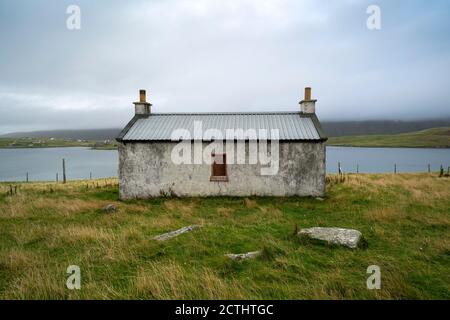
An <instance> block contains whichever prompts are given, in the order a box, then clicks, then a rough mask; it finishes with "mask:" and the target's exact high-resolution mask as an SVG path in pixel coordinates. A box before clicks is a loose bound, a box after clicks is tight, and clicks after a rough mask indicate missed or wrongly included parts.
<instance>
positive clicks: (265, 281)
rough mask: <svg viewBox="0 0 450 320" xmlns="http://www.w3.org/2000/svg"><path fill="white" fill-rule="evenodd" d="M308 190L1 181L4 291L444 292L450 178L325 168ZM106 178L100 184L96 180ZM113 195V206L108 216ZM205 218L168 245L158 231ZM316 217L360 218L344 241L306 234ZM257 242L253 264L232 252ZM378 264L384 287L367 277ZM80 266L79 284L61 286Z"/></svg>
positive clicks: (24, 294)
mask: <svg viewBox="0 0 450 320" xmlns="http://www.w3.org/2000/svg"><path fill="white" fill-rule="evenodd" d="M327 180H328V182H327V196H326V198H325V200H324V201H319V200H316V199H314V198H298V197H291V198H271V197H264V198H235V197H225V198H188V199H169V198H155V199H151V200H134V201H127V202H121V201H118V200H117V197H118V190H117V181H116V180H97V181H80V182H70V183H68V184H66V185H63V184H55V183H28V184H27V183H21V184H17V186H18V191H17V194H15V195H12V196H11V195H6V193H7V191H8V190H9V184H5V183H4V184H0V230H1V232H0V298H2V299H91V298H92V299H177V298H179V299H219V298H223V299H435V298H437V299H449V298H450V232H449V231H450V211H449V208H450V179H449V178H448V177H438V176H437V175H436V174H397V175H394V174H392V175H381V174H380V175H365V174H361V175H348V176H345V179H344V181H342V180H340V179H338V178H337V177H336V176H329V177H328V178H327ZM97 184H98V186H97ZM109 203H113V204H115V205H116V206H117V207H118V212H116V213H113V214H105V213H104V212H103V211H102V207H103V206H105V205H106V204H109ZM191 224H201V225H203V226H202V227H201V228H199V229H195V230H194V231H193V232H191V233H186V234H183V235H180V236H179V237H177V238H174V239H171V240H169V241H167V242H163V243H160V242H157V241H155V240H153V237H154V236H156V235H158V234H161V233H163V232H167V231H171V230H175V229H178V228H180V227H183V226H187V225H191ZM296 226H298V228H303V227H312V226H339V227H348V228H356V229H359V230H360V231H361V232H362V233H363V235H364V237H365V239H366V240H367V243H368V246H367V248H365V249H358V250H350V249H345V248H340V247H332V246H327V245H319V244H316V243H312V242H308V241H304V240H303V239H299V238H297V237H296V236H293V232H294V230H295V228H296ZM255 250H263V255H262V256H260V257H258V258H257V259H255V260H252V261H244V262H236V261H230V260H229V259H228V258H226V257H225V256H224V254H226V253H242V252H248V251H255ZM373 264H375V265H379V266H380V268H381V285H382V288H381V290H368V289H367V288H366V279H367V277H368V274H366V270H367V267H368V266H370V265H373ZM69 265H78V266H80V268H81V275H82V281H81V290H76V291H71V290H68V289H67V288H66V286H65V282H66V279H67V276H68V275H67V274H66V268H67V267H68V266H69Z"/></svg>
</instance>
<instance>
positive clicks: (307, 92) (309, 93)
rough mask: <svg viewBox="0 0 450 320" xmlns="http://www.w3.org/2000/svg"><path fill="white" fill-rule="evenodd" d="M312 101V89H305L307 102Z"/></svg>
mask: <svg viewBox="0 0 450 320" xmlns="http://www.w3.org/2000/svg"><path fill="white" fill-rule="evenodd" d="M310 100H311V87H306V88H305V101H310Z"/></svg>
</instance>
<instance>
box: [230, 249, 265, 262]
mask: <svg viewBox="0 0 450 320" xmlns="http://www.w3.org/2000/svg"><path fill="white" fill-rule="evenodd" d="M260 254H261V251H252V252H247V253H227V254H226V255H225V256H227V257H228V258H230V259H232V260H239V261H240V260H248V259H254V258H256V257H257V256H259V255H260Z"/></svg>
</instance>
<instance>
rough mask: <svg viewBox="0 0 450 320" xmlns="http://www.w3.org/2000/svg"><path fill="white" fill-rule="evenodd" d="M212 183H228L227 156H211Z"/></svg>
mask: <svg viewBox="0 0 450 320" xmlns="http://www.w3.org/2000/svg"><path fill="white" fill-rule="evenodd" d="M211 157H212V166H211V179H210V180H211V181H228V175H227V155H226V154H215V153H213V154H212V155H211Z"/></svg>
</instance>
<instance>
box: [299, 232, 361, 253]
mask: <svg viewBox="0 0 450 320" xmlns="http://www.w3.org/2000/svg"><path fill="white" fill-rule="evenodd" d="M298 234H299V235H300V236H306V237H308V238H311V239H316V240H320V241H324V242H327V243H330V244H336V245H341V246H344V247H347V248H350V249H355V248H357V247H358V244H359V242H360V240H361V237H362V234H361V232H359V231H358V230H354V229H343V228H321V227H314V228H307V229H301V230H300V231H299V233H298Z"/></svg>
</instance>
